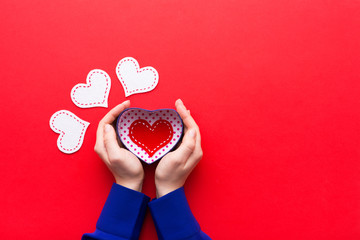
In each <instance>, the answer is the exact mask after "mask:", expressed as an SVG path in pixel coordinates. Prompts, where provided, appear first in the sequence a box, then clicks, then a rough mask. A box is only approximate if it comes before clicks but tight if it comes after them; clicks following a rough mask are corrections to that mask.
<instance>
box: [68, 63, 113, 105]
mask: <svg viewBox="0 0 360 240" xmlns="http://www.w3.org/2000/svg"><path fill="white" fill-rule="evenodd" d="M110 87H111V79H110V77H109V75H108V74H107V73H106V72H105V71H103V70H100V69H94V70H91V71H90V72H89V74H88V75H87V78H86V84H84V83H79V84H76V85H75V86H74V87H73V88H72V90H71V94H70V95H71V100H72V101H73V103H74V104H75V105H76V106H78V107H80V108H91V107H107V106H108V97H109V93H110Z"/></svg>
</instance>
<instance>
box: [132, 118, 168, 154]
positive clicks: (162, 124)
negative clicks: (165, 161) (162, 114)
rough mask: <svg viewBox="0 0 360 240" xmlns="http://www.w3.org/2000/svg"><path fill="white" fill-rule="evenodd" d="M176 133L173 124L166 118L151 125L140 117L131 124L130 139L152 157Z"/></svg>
mask: <svg viewBox="0 0 360 240" xmlns="http://www.w3.org/2000/svg"><path fill="white" fill-rule="evenodd" d="M173 135H174V131H173V129H172V126H171V124H170V123H169V122H168V121H166V120H158V121H156V122H154V124H152V125H150V124H149V123H148V122H147V121H145V120H142V119H138V120H135V121H134V122H133V123H132V124H131V126H130V132H129V136H130V139H131V140H132V141H133V142H135V143H137V145H138V146H141V147H142V148H143V149H144V150H145V151H146V152H147V153H148V154H149V156H150V157H152V156H153V155H154V153H155V152H156V151H157V150H159V149H160V148H161V147H163V146H165V145H166V144H168V143H169V142H170V141H171V139H172V137H173Z"/></svg>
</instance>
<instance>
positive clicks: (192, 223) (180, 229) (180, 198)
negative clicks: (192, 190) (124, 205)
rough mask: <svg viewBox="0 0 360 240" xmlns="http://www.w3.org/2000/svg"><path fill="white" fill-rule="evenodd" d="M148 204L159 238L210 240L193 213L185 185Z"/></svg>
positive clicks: (161, 239) (163, 239) (167, 239)
mask: <svg viewBox="0 0 360 240" xmlns="http://www.w3.org/2000/svg"><path fill="white" fill-rule="evenodd" d="M148 205H149V208H150V212H151V215H152V218H153V220H154V223H155V227H156V231H157V234H158V238H159V240H181V239H186V240H210V237H209V236H207V235H206V234H205V233H203V232H202V231H201V229H200V226H199V224H198V222H197V221H196V219H195V217H194V215H193V214H192V212H191V210H190V207H189V204H188V202H187V200H186V197H185V192H184V188H183V187H181V188H179V189H177V190H175V191H173V192H171V193H168V194H166V195H165V196H162V197H160V198H158V199H155V200H152V201H151V202H150V203H149V204H148Z"/></svg>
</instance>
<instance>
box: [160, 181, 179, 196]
mask: <svg viewBox="0 0 360 240" xmlns="http://www.w3.org/2000/svg"><path fill="white" fill-rule="evenodd" d="M155 185H156V198H161V197H162V196H164V195H166V194H168V193H171V192H173V191H175V190H176V189H178V188H180V187H182V186H183V184H174V185H167V184H155Z"/></svg>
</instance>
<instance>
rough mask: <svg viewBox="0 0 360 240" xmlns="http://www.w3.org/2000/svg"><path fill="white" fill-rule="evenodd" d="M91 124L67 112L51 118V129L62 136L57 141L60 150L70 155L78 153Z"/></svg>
mask: <svg viewBox="0 0 360 240" xmlns="http://www.w3.org/2000/svg"><path fill="white" fill-rule="evenodd" d="M89 124H90V123H88V122H86V121H84V120H82V119H80V118H78V117H77V116H76V115H75V114H73V113H72V112H69V111H67V110H60V111H57V112H56V113H54V114H53V115H52V116H51V118H50V128H51V129H52V130H53V131H54V132H56V133H59V134H60V136H59V137H58V139H57V146H58V148H59V150H60V151H62V152H63V153H68V154H69V153H74V152H76V151H78V150H79V149H80V147H81V145H82V143H83V141H84V136H85V132H86V129H87V128H88V126H89Z"/></svg>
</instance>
